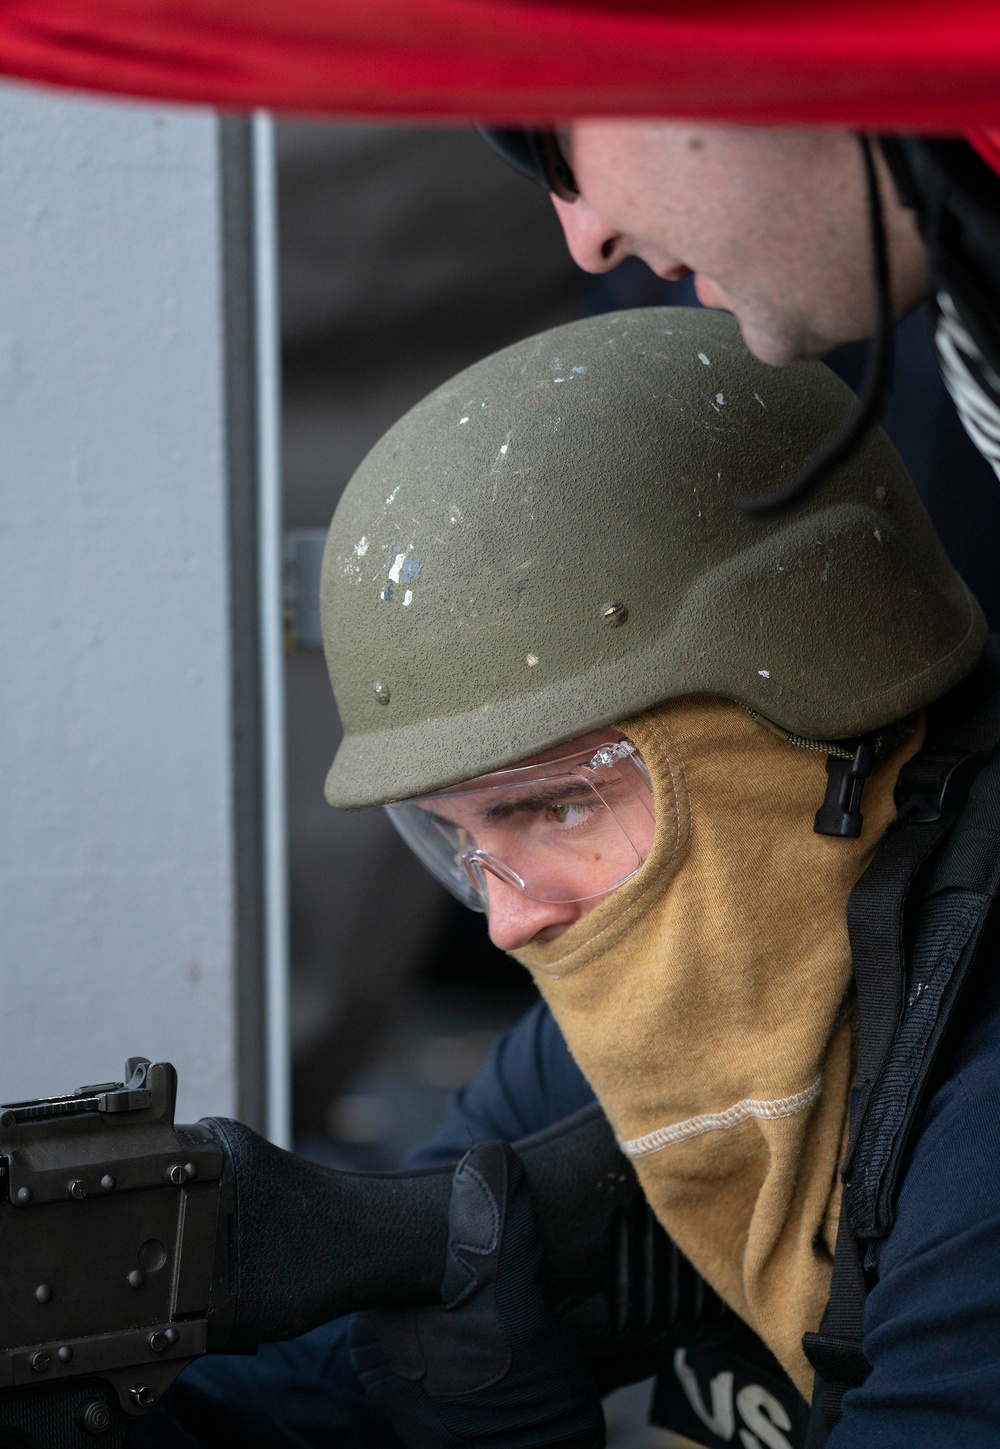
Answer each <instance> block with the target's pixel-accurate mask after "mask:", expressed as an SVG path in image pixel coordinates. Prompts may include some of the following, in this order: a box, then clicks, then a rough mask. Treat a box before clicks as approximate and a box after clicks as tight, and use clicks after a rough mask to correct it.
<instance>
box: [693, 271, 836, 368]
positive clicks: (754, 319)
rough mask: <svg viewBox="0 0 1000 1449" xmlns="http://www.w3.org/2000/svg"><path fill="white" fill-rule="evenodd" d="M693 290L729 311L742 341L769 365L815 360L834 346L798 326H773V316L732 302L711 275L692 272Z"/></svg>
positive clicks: (702, 300)
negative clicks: (753, 311)
mask: <svg viewBox="0 0 1000 1449" xmlns="http://www.w3.org/2000/svg"><path fill="white" fill-rule="evenodd" d="M694 290H695V295H696V296H697V298H698V301H699V302H700V303H701V305H702V306H703V307H712V308H714V309H715V310H716V311H723V312H732V313H733V314H734V315H735V317H736V320H737V322H738V323H739V324H740V331H741V332H742V333H743V341H744V342H745V343H746V345H747V347H749V349H750V351H751V352H752V353H753V355H754V357H756V358H758V359H759V360H760V361H761V362H767V363H769V364H770V365H771V366H772V367H787V366H788V364H789V363H791V362H814V361H815V360H816V359H817V358H819V357H824V356H825V355H826V353H827V352H828V351H829V350H830V347H831V346H833V345H835V344H832V343H821V342H820V341H819V340H818V339H816V338H813V337H808V336H806V335H804V334H803V332H802V331H801V330H799V329H795V328H793V327H791V326H788V325H785V326H782V325H780V322H779V324H778V325H775V321H776V319H775V318H774V317H773V315H772V316H771V318H770V319H768V318H761V317H760V316H759V315H756V316H755V315H753V314H752V313H751V312H748V310H747V309H746V308H741V307H740V306H739V305H738V304H737V303H735V302H733V300H732V298H731V297H729V296H728V295H727V293H726V292H725V291H723V289H722V288H721V287H720V286H719V284H718V282H713V281H712V278H711V277H706V276H703V275H702V273H701V272H697V273H696V274H695V279H694Z"/></svg>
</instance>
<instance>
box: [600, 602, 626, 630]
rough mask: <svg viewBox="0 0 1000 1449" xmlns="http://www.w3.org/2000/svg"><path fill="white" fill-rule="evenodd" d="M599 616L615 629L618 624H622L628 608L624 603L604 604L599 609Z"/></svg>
mask: <svg viewBox="0 0 1000 1449" xmlns="http://www.w3.org/2000/svg"><path fill="white" fill-rule="evenodd" d="M601 618H602V619H603V620H604V622H605V624H610V625H611V627H612V628H613V629H617V627H618V625H619V624H624V623H625V620H626V619H627V618H628V609H627V607H626V606H625V605H624V604H605V605H604V608H603V609H602V610H601Z"/></svg>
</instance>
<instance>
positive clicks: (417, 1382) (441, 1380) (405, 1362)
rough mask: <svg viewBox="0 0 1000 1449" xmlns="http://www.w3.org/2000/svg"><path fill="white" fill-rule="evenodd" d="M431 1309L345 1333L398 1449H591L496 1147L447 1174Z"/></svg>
mask: <svg viewBox="0 0 1000 1449" xmlns="http://www.w3.org/2000/svg"><path fill="white" fill-rule="evenodd" d="M441 1300H442V1301H441V1305H440V1306H437V1305H435V1306H434V1307H432V1308H417V1309H393V1310H384V1309H380V1310H378V1311H373V1312H369V1313H366V1314H359V1315H358V1317H357V1318H356V1319H355V1320H354V1323H353V1326H352V1335H351V1349H352V1358H353V1361H354V1366H355V1369H356V1370H357V1372H358V1374H359V1376H360V1378H361V1381H362V1383H363V1384H364V1386H365V1388H366V1389H367V1391H368V1393H369V1395H370V1396H371V1397H372V1398H373V1399H374V1400H375V1401H376V1402H377V1403H378V1404H379V1405H380V1406H381V1408H382V1410H383V1412H384V1413H385V1415H386V1417H387V1418H388V1419H389V1421H390V1422H391V1423H392V1425H393V1427H394V1428H395V1430H396V1432H397V1433H398V1434H399V1435H400V1437H401V1438H402V1440H403V1442H404V1443H405V1444H406V1445H408V1446H409V1449H465V1446H472V1445H475V1446H484V1445H495V1446H498V1449H499V1446H502V1449H536V1446H542V1445H545V1446H550V1445H553V1446H555V1445H559V1446H563V1449H603V1446H604V1444H605V1434H604V1415H603V1413H602V1410H601V1405H600V1400H599V1399H598V1396H597V1390H596V1388H595V1387H594V1383H593V1380H592V1379H591V1377H590V1375H589V1373H588V1372H587V1369H586V1366H585V1364H584V1362H583V1358H582V1355H581V1354H580V1353H579V1351H578V1350H577V1349H576V1348H575V1346H574V1344H573V1341H572V1338H571V1337H570V1335H569V1333H568V1331H567V1330H566V1329H565V1328H563V1327H562V1326H561V1325H560V1324H559V1323H558V1322H557V1321H556V1319H555V1318H554V1317H553V1316H552V1314H551V1313H550V1312H549V1310H548V1307H547V1305H546V1301H545V1295H544V1291H543V1285H542V1254H541V1249H540V1246H539V1243H538V1238H537V1234H536V1231H535V1219H534V1213H533V1210H532V1205H531V1197H530V1194H529V1192H528V1185H527V1181H526V1178H525V1174H524V1168H523V1167H522V1165H521V1162H520V1159H519V1158H518V1156H517V1154H516V1153H515V1152H514V1151H513V1150H512V1149H511V1148H510V1147H509V1146H507V1144H505V1143H499V1142H492V1143H486V1144H485V1145H483V1146H480V1147H474V1148H473V1149H472V1151H471V1152H469V1153H468V1154H467V1155H466V1156H465V1157H464V1158H463V1159H462V1161H461V1162H460V1163H459V1164H458V1167H457V1168H456V1169H455V1176H454V1179H453V1183H452V1192H451V1204H450V1209H449V1215H448V1257H447V1265H446V1268H445V1273H444V1279H443V1281H442V1284H441Z"/></svg>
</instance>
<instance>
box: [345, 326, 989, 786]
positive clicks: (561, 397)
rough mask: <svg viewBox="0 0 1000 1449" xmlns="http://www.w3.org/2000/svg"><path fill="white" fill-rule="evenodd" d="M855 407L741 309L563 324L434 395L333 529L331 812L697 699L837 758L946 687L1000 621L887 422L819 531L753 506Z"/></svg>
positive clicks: (397, 433) (832, 499) (830, 490)
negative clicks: (941, 529) (934, 517)
mask: <svg viewBox="0 0 1000 1449" xmlns="http://www.w3.org/2000/svg"><path fill="white" fill-rule="evenodd" d="M851 403H852V394H851V393H850V391H849V390H848V388H847V387H845V386H844V384H843V383H841V382H839V381H838V380H837V378H836V377H834V375H833V373H831V372H830V371H829V370H828V369H827V368H826V367H824V366H823V365H822V364H821V363H809V364H804V365H798V366H794V367H785V368H774V367H769V366H766V365H765V364H764V363H761V362H758V361H757V360H756V359H755V358H754V357H752V356H751V355H750V353H749V352H748V351H747V349H746V347H745V345H744V344H743V342H742V340H741V338H740V333H739V328H738V326H737V324H736V322H735V321H734V320H733V319H732V318H731V317H729V316H726V315H722V314H719V313H715V312H707V311H694V310H687V309H682V308H648V309H643V310H641V311H631V312H620V313H615V314H610V315H605V316H600V317H594V318H590V319H588V320H586V321H583V322H576V323H572V324H571V325H569V326H567V327H559V328H556V329H555V330H554V331H551V332H546V333H543V334H542V335H541V336H538V337H532V338H529V339H528V340H527V341H526V342H520V343H518V344H516V345H515V346H513V347H508V348H506V349H505V350H504V351H502V352H498V353H496V354H495V355H494V356H492V357H488V358H486V359H485V361H483V362H480V363H478V364H476V366H474V367H470V368H468V369H467V370H466V371H465V372H462V373H459V375H458V376H457V377H455V378H453V379H452V380H451V381H450V382H448V383H445V384H444V386H443V387H439V388H438V389H437V391H436V392H433V393H431V395H430V396H429V397H428V398H425V399H424V401H423V402H421V403H419V404H418V405H417V406H416V407H415V408H413V409H412V411H410V412H409V413H407V414H406V416H405V417H404V418H402V419H401V420H400V421H399V422H398V423H397V424H396V425H395V427H393V428H391V429H390V430H389V432H388V433H387V434H386V435H385V437H384V438H382V440H381V441H380V442H379V443H378V444H376V446H375V447H374V448H373V449H372V451H371V452H370V453H369V454H368V456H367V458H366V459H365V460H364V462H363V463H362V464H361V466H360V468H359V469H358V471H357V472H356V473H355V475H354V477H353V478H352V480H351V482H350V483H349V485H348V487H347V490H346V492H345V493H344V496H343V499H342V500H341V503H340V505H339V507H338V509H337V512H336V514H335V516H334V519H333V524H332V526H331V528H330V536H329V539H328V541H327V546H326V554H325V556H324V561H323V579H322V585H321V602H322V614H323V637H324V640H325V642H326V655H327V663H328V666H329V670H330V676H331V679H332V681H333V686H334V692H335V694H336V698H337V704H338V706H339V708H340V713H341V717H342V720H343V725H344V739H343V742H342V744H341V746H340V749H339V751H338V753H337V757H336V759H335V761H334V763H333V766H332V767H331V769H330V773H329V775H328V777H327V784H326V794H327V798H328V800H329V801H330V802H331V804H334V805H341V806H359V805H374V804H379V803H382V802H384V801H389V800H398V799H403V798H406V797H408V796H413V795H418V794H423V793H425V792H427V791H430V790H435V789H438V788H440V787H442V786H444V785H449V784H453V783H455V782H457V781H459V780H465V779H471V778H472V777H474V776H476V775H479V774H482V773H484V772H485V771H488V770H494V769H497V768H500V767H502V766H504V765H508V764H511V763H513V762H515V761H517V760H520V759H523V758H525V757H527V756H529V755H531V754H535V753H537V752H539V751H541V750H544V749H546V748H548V747H550V746H552V745H555V744H560V743H562V742H563V741H565V740H570V739H574V738H577V737H579V736H580V735H582V734H585V733H586V732H588V731H590V730H593V729H597V728H599V727H601V726H604V725H607V724H611V723H615V722H619V721H622V720H624V719H627V718H629V717H630V716H632V715H635V714H638V713H640V711H642V710H645V709H647V708H649V707H650V706H652V705H654V704H658V703H660V702H662V701H665V700H668V699H672V698H676V697H678V696H681V695H693V694H701V695H720V696H724V697H726V698H729V699H734V700H738V701H739V702H740V703H742V704H744V705H746V706H748V707H749V708H751V709H752V710H754V711H756V712H758V713H759V714H760V715H761V716H763V717H764V718H765V719H767V720H770V721H772V722H774V723H775V724H777V725H779V726H780V727H781V728H782V729H784V730H787V731H791V732H793V733H795V734H796V735H800V736H808V737H812V738H819V739H821V740H831V739H838V738H844V737H850V736H856V735H859V734H862V733H865V732H867V731H870V730H874V729H877V728H879V727H880V726H882V725H885V724H888V723H890V722H891V721H893V720H897V719H899V718H901V717H902V716H904V715H906V714H909V713H910V712H911V711H912V710H914V709H916V708H918V707H919V706H921V705H923V704H926V703H928V702H929V701H930V700H932V699H935V698H937V697H938V696H939V695H941V694H944V693H945V692H946V691H947V690H948V689H949V688H950V687H951V686H952V685H954V684H956V683H957V682H958V681H959V680H960V679H961V678H963V677H964V676H965V675H966V674H967V673H969V671H970V670H971V669H972V668H973V666H974V665H975V663H976V662H977V660H978V658H979V655H980V653H981V651H982V648H983V643H984V639H985V632H986V629H985V623H984V620H983V616H982V613H981V611H980V609H979V607H978V605H977V604H976V602H975V600H974V599H973V598H972V596H971V595H970V593H969V591H968V589H967V588H966V587H965V585H964V584H963V582H962V580H961V579H960V578H959V577H958V575H957V574H956V573H955V572H954V570H953V569H952V567H951V565H950V563H949V561H948V559H947V557H946V556H945V553H944V550H943V548H942V546H941V544H940V542H939V540H938V538H937V535H936V534H935V532H934V529H933V527H932V525H931V523H930V520H929V519H928V517H927V514H926V513H925V512H924V509H923V506H922V504H921V502H920V500H919V498H918V496H917V493H916V491H915V489H914V487H913V484H912V483H911V481H910V478H909V476H908V474H907V472H906V470H905V468H904V467H903V464H902V462H901V461H900V459H899V456H898V455H897V453H896V451H895V449H894V448H893V447H892V444H891V443H890V442H889V440H888V438H887V437H886V436H885V434H884V433H883V432H882V431H881V430H880V429H878V428H876V429H873V430H872V432H871V434H870V435H869V437H868V439H867V441H866V442H865V444H864V446H863V447H861V448H860V449H859V450H858V451H857V452H856V453H855V454H854V456H853V457H851V458H850V459H849V460H848V461H847V462H846V463H844V464H843V466H842V467H841V468H839V469H838V470H837V471H836V472H835V473H834V474H833V476H832V477H831V478H830V480H829V481H828V482H827V483H826V484H825V486H823V487H822V488H820V489H819V490H818V491H817V493H816V494H815V495H814V496H813V497H812V498H810V499H809V500H808V501H807V502H805V503H804V504H802V505H801V506H800V507H799V508H797V509H796V510H793V511H792V512H791V513H789V514H783V515H781V516H779V517H777V518H774V519H771V520H768V521H765V522H760V521H756V520H750V519H748V518H746V517H745V516H744V515H743V514H742V513H740V511H739V509H738V508H737V507H736V500H737V499H739V498H742V497H744V496H746V495H753V494H758V493H765V492H768V491H769V490H771V489H773V488H774V486H775V485H776V484H777V483H779V482H781V481H782V480H783V479H787V478H789V477H791V476H792V474H793V473H794V472H795V471H796V469H797V468H798V467H799V466H800V465H801V464H802V463H803V462H804V460H805V459H807V458H808V457H810V456H811V455H812V453H813V452H814V451H815V449H816V448H817V447H818V446H819V444H820V443H821V442H822V441H823V440H824V439H825V438H827V437H829V435H830V433H831V432H832V431H833V430H834V429H835V428H836V427H837V426H839V424H840V423H841V421H842V419H843V418H844V416H845V415H846V413H847V412H848V409H849V408H850V406H851Z"/></svg>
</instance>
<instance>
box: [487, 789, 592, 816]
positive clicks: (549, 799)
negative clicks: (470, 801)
mask: <svg viewBox="0 0 1000 1449" xmlns="http://www.w3.org/2000/svg"><path fill="white" fill-rule="evenodd" d="M593 799H594V791H593V790H592V789H591V787H590V786H589V785H588V784H586V783H585V782H583V781H581V782H580V784H579V785H550V786H549V788H548V789H547V790H546V789H545V788H544V786H540V787H539V788H538V789H537V790H532V792H531V793H530V794H523V795H522V794H520V793H518V794H516V795H515V794H511V795H510V796H509V797H508V798H507V799H506V800H498V801H497V802H496V804H494V805H487V806H486V808H485V809H484V810H480V811H479V812H478V814H479V818H480V820H482V821H484V822H485V823H486V824H487V825H492V824H495V823H496V822H497V821H498V820H509V819H510V817H511V816H512V815H519V814H527V813H528V811H531V810H541V809H544V807H545V806H546V805H552V804H554V803H555V802H556V801H557V800H558V801H562V800H570V801H571V800H593Z"/></svg>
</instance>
